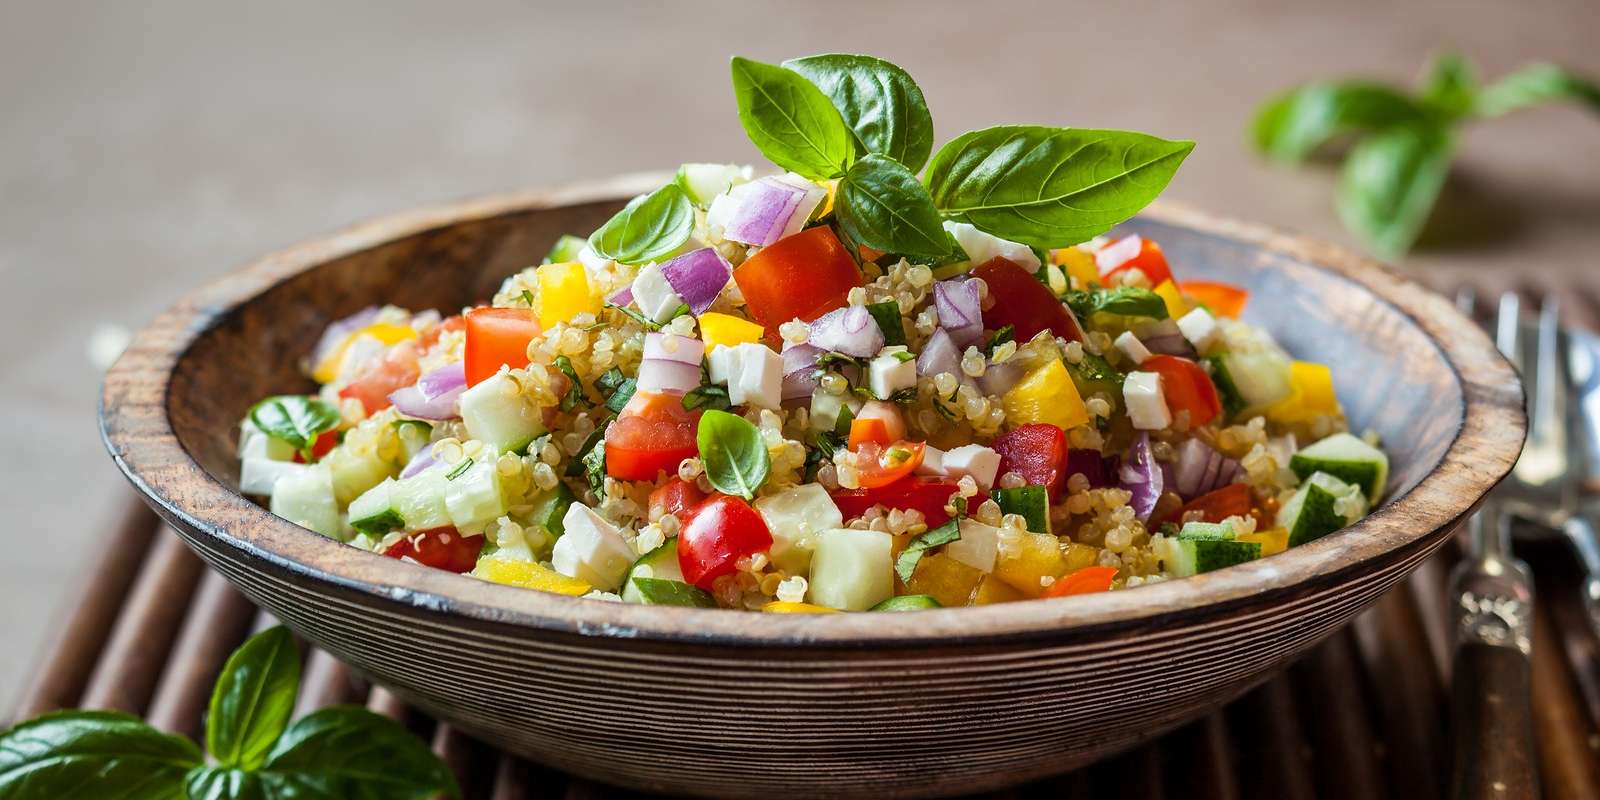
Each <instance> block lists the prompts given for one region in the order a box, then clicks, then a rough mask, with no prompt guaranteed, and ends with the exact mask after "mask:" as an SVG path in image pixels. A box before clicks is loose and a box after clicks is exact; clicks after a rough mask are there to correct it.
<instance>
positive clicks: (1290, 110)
mask: <svg viewBox="0 0 1600 800" xmlns="http://www.w3.org/2000/svg"><path fill="white" fill-rule="evenodd" d="M1427 118H1428V111H1427V110H1426V109H1425V108H1424V107H1423V106H1422V105H1421V104H1420V103H1418V102H1417V101H1415V100H1413V99H1412V98H1411V97H1410V96H1408V95H1407V94H1406V93H1405V92H1402V91H1400V90H1399V89H1396V88H1394V87H1391V86H1386V85H1384V84H1381V83H1374V82H1371V81H1324V82H1318V83H1309V84H1306V85H1305V86H1301V87H1299V88H1297V89H1294V90H1293V91H1290V92H1287V93H1285V94H1283V95H1280V96H1279V97H1277V98H1276V99H1274V100H1272V101H1269V102H1268V103H1267V104H1266V105H1265V106H1262V108H1261V110H1260V111H1258V112H1257V113H1256V119H1255V128H1254V139H1255V145H1256V149H1257V150H1260V151H1261V152H1262V153H1263V154H1265V155H1267V156H1269V157H1271V158H1274V159H1277V160H1279V161H1285V162H1298V161H1304V160H1305V159H1306V158H1307V157H1309V156H1310V155H1311V154H1312V153H1314V152H1316V150H1317V148H1320V147H1322V146H1323V145H1325V144H1327V143H1328V142H1330V141H1332V140H1333V139H1334V138H1335V137H1338V136H1340V135H1343V134H1346V133H1352V132H1355V131H1369V130H1378V129H1380V128H1386V127H1389V126H1391V125H1409V124H1413V123H1419V122H1422V121H1424V120H1426V119H1427Z"/></svg>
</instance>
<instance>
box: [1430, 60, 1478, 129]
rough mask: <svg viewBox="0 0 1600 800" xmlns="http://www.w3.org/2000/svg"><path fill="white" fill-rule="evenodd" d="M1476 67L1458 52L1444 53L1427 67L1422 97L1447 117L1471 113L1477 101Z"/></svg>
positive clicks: (1459, 116) (1452, 118) (1453, 118)
mask: <svg viewBox="0 0 1600 800" xmlns="http://www.w3.org/2000/svg"><path fill="white" fill-rule="evenodd" d="M1477 94H1478V71H1477V69H1476V68H1474V67H1473V65H1472V62H1470V61H1468V60H1466V59H1465V58H1463V57H1462V56H1461V54H1460V53H1444V54H1442V55H1440V56H1439V57H1437V58H1435V59H1434V60H1433V64H1432V65H1430V66H1429V67H1428V76H1427V78H1425V79H1424V80H1423V84H1422V99H1423V101H1424V102H1426V103H1427V104H1428V105H1429V106H1431V107H1432V108H1434V109H1435V110H1437V111H1439V112H1440V113H1442V114H1444V115H1445V116H1446V117H1447V118H1449V119H1451V120H1455V119H1460V118H1461V117H1464V116H1466V115H1467V114H1470V113H1472V109H1473V106H1474V105H1475V104H1476V102H1477Z"/></svg>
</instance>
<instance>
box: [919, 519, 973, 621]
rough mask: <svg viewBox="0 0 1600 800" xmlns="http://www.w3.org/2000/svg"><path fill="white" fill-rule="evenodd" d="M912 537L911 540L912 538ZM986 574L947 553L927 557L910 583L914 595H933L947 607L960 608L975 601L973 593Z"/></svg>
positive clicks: (920, 563)
mask: <svg viewBox="0 0 1600 800" xmlns="http://www.w3.org/2000/svg"><path fill="white" fill-rule="evenodd" d="M908 538H909V537H908ZM982 580H983V572H982V571H980V570H978V569H977V568H975V567H971V566H968V565H966V564H963V563H961V562H960V561H957V560H955V559H953V558H951V557H949V556H947V555H945V554H943V553H935V554H933V555H925V556H923V557H922V560H921V561H918V562H917V571H916V572H913V573H911V580H909V581H906V591H907V592H909V593H910V594H925V595H930V596H932V597H933V599H935V600H938V601H939V605H941V606H944V607H945V608H956V607H959V606H964V605H967V604H969V603H971V602H972V595H973V592H975V591H977V589H978V582H979V581H982Z"/></svg>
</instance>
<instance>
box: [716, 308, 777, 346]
mask: <svg viewBox="0 0 1600 800" xmlns="http://www.w3.org/2000/svg"><path fill="white" fill-rule="evenodd" d="M765 331H766V329H765V328H763V327H761V326H760V325H758V324H756V323H754V322H751V321H750V320H747V319H743V318H741V317H736V316H733V315H732V314H719V313H717V312H715V311H707V312H706V313H704V314H701V315H700V338H701V339H703V340H704V341H705V343H706V352H707V353H709V352H711V351H712V350H715V349H717V348H719V347H736V346H738V345H741V344H754V343H757V342H760V341H761V336H762V334H763V333H764V332H765Z"/></svg>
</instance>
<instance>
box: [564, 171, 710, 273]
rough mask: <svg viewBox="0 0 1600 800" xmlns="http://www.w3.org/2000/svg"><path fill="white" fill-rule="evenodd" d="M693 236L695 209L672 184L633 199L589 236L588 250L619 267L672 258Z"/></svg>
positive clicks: (675, 185) (679, 189)
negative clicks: (617, 264)
mask: <svg viewBox="0 0 1600 800" xmlns="http://www.w3.org/2000/svg"><path fill="white" fill-rule="evenodd" d="M692 233H694V206H693V205H692V204H690V203H689V196H688V195H686V194H684V193H683V189H681V188H679V187H678V185H677V184H675V183H669V184H667V185H666V186H663V187H661V188H660V189H657V190H655V191H653V192H651V193H649V194H647V195H644V196H642V197H636V198H634V199H633V200H632V201H630V202H629V203H628V204H627V205H626V206H623V208H622V210H621V211H618V212H617V213H616V216H613V217H612V218H611V219H609V220H607V221H606V224H604V225H601V226H600V228H599V229H598V230H596V231H595V232H594V233H592V234H590V235H589V248H590V249H592V250H594V252H595V253H596V254H597V255H599V256H600V257H601V258H609V259H611V260H612V261H615V262H617V263H619V264H643V263H645V262H647V261H655V260H658V259H661V258H664V257H666V256H669V255H671V254H672V253H673V252H674V251H676V250H677V249H678V248H679V247H682V246H683V243H684V242H687V241H689V236H690V234H692Z"/></svg>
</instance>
